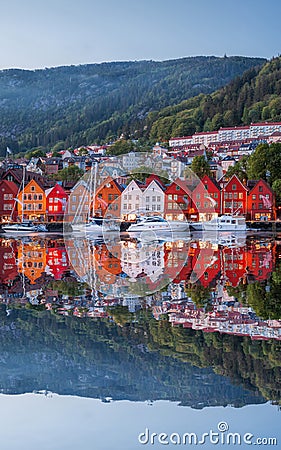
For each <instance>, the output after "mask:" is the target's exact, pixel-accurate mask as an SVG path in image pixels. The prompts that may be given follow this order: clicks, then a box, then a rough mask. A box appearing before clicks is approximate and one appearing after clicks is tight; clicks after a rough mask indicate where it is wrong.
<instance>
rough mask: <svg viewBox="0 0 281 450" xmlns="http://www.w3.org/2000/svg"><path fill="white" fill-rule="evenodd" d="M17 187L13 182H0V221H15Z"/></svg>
mask: <svg viewBox="0 0 281 450" xmlns="http://www.w3.org/2000/svg"><path fill="white" fill-rule="evenodd" d="M17 194H18V187H17V185H16V184H15V183H14V182H13V181H7V180H2V181H0V221H1V222H7V221H9V220H13V221H15V220H16V218H17V205H16V201H15V198H16V197H17Z"/></svg>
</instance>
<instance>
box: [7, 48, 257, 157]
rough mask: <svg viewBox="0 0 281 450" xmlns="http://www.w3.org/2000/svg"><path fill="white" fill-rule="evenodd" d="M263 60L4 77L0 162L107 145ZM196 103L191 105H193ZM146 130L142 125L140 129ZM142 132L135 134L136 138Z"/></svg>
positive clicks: (113, 66)
mask: <svg viewBox="0 0 281 450" xmlns="http://www.w3.org/2000/svg"><path fill="white" fill-rule="evenodd" d="M264 62H265V60H264V59H262V58H245V57H224V58H218V57H213V56H210V57H203V56H200V57H191V58H182V59H178V60H170V61H163V62H154V61H135V62H112V63H103V64H91V65H81V66H70V67H57V68H50V69H44V70H34V71H28V70H18V69H10V70H3V71H1V72H0V113H1V121H0V156H1V155H3V154H4V152H5V150H6V146H9V147H10V148H11V149H13V151H14V153H15V152H22V151H27V150H30V149H32V148H37V147H40V146H42V147H44V148H51V147H53V146H54V145H55V144H56V143H58V142H59V143H60V147H61V145H62V144H63V145H64V146H65V148H68V147H71V146H72V147H74V146H81V145H85V144H91V143H93V142H99V141H105V140H107V141H110V140H112V139H114V138H116V137H118V136H119V135H120V133H121V132H123V133H125V135H126V134H127V135H129V134H131V133H134V132H135V130H140V132H141V133H143V129H140V124H143V119H145V118H146V116H147V114H148V113H149V112H150V111H153V110H160V109H161V108H163V107H166V106H168V105H174V104H177V103H179V102H181V101H183V100H184V99H187V98H189V97H194V96H196V95H198V94H200V93H211V92H214V91H215V90H216V89H218V88H219V87H221V86H224V85H225V84H226V83H228V82H229V81H230V80H232V79H233V78H235V77H236V76H237V75H241V74H242V73H243V72H244V71H245V70H247V69H249V68H251V67H256V66H261V65H262V64H263V63H264ZM193 101H194V100H193ZM143 126H144V127H145V125H143ZM137 134H138V133H137Z"/></svg>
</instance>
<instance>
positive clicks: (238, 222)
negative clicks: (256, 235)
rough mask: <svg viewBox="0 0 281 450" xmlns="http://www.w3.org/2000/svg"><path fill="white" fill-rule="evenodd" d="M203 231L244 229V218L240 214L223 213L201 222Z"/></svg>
mask: <svg viewBox="0 0 281 450" xmlns="http://www.w3.org/2000/svg"><path fill="white" fill-rule="evenodd" d="M202 228H203V230H205V231H212V230H216V231H232V232H233V231H246V220H245V217H242V216H232V215H227V214H225V215H223V216H219V217H215V218H213V219H212V220H209V221H207V222H202Z"/></svg>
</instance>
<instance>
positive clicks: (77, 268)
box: [0, 235, 281, 450]
mask: <svg viewBox="0 0 281 450" xmlns="http://www.w3.org/2000/svg"><path fill="white" fill-rule="evenodd" d="M0 282H1V285H0V334H1V340H0V342H1V344H0V345H1V353H0V368H1V370H0V389H1V395H0V414H1V431H2V433H1V440H2V442H1V444H2V447H3V448H4V449H7V450H10V449H12V450H14V449H22V448H24V449H35V448H36V449H38V448H40V449H76V448H77V449H78V448H80V449H82V450H84V449H85V450H88V449H98V450H103V449H120V450H121V449H128V450H131V449H138V448H163V447H164V446H165V445H164V444H163V445H161V444H160V443H159V442H158V438H159V434H160V433H161V432H162V433H166V435H167V436H166V437H163V436H162V439H164V440H165V439H167V440H169V439H170V438H171V436H172V438H171V439H172V440H175V441H177V442H178V444H176V443H175V442H170V441H169V442H170V443H169V445H168V446H172V447H173V446H175V447H177V446H178V447H182V448H185V447H194V448H196V447H200V446H201V447H203V448H208V449H209V448H212V447H213V446H214V445H215V446H216V447H219V448H223V447H225V446H226V444H225V445H224V444H223V442H222V440H223V439H227V434H228V433H231V432H232V433H238V434H239V436H240V437H241V439H242V441H241V444H239V445H238V444H237V445H232V444H231V443H230V445H227V446H228V447H229V446H230V447H235V446H236V447H238V448H239V447H240V448H248V447H249V444H248V445H247V444H245V443H243V437H244V435H245V434H247V433H250V434H251V435H253V437H252V438H251V439H252V444H254V443H255V442H256V439H257V438H264V439H269V438H275V439H277V448H278V445H280V442H281V436H280V434H281V433H280V427H279V423H280V411H279V404H280V400H281V399H280V395H281V358H280V350H281V345H280V341H281V308H280V306H281V298H280V297H281V295H280V293H281V265H280V241H279V240H278V239H276V238H275V239H273V238H272V237H271V236H247V238H243V237H239V236H232V235H230V236H227V235H226V236H221V237H220V238H219V239H218V238H217V237H212V236H210V237H206V236H205V237H204V238H202V237H200V236H193V237H192V238H188V239H185V238H183V237H182V236H179V237H177V238H175V239H174V240H167V239H161V240H158V241H153V240H151V239H150V240H147V239H146V240H141V239H137V238H135V237H134V238H132V237H131V238H130V237H128V236H123V237H122V238H121V239H119V240H116V239H115V240H112V241H107V242H104V241H102V240H99V241H96V240H88V239H84V238H83V237H81V238H79V239H75V240H74V239H66V240H63V239H62V237H61V236H53V237H38V236H37V237H25V238H22V239H12V238H8V237H5V236H3V237H2V238H0ZM220 423H224V424H222V425H221V424H220ZM218 424H220V425H218ZM218 426H219V427H223V426H224V427H226V428H228V429H224V430H222V429H221V428H220V431H219V435H218V436H219V437H218V438H219V439H220V440H219V442H218V443H217V444H216V443H211V442H210V441H208V439H209V438H208V439H207V438H206V439H207V440H206V443H205V444H200V443H199V441H200V439H201V438H202V434H203V433H209V432H210V430H212V431H213V432H214V433H215V432H218ZM187 432H188V433H195V435H196V437H193V439H197V440H198V442H197V445H195V443H194V442H193V445H190V444H186V445H183V444H182V442H183V440H182V436H183V434H184V433H187ZM152 433H156V436H155V435H154V438H153V437H152V438H151V434H152ZM175 433H176V434H175ZM139 435H140V440H141V441H142V442H146V441H148V442H147V443H143V444H141V443H140V442H139V441H138V437H139ZM223 436H225V437H224V438H223ZM240 437H239V438H240ZM213 439H215V436H214V437H213ZM237 439H238V437H237ZM160 440H161V439H160ZM278 441H279V444H278ZM152 442H153V444H152ZM263 442H264V445H262V446H263V447H269V448H271V447H272V446H273V445H270V442H269V441H267V443H266V441H265V440H264V441H263ZM180 444H182V445H180ZM166 447H167V445H166ZM275 447H276V445H275Z"/></svg>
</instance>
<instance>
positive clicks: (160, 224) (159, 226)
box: [127, 216, 189, 232]
mask: <svg viewBox="0 0 281 450" xmlns="http://www.w3.org/2000/svg"><path fill="white" fill-rule="evenodd" d="M127 231H129V232H142V231H157V232H159V231H161V232H178V231H180V232H184V231H189V224H188V222H185V221H179V220H177V221H175V220H171V221H168V220H166V219H163V217H161V216H152V217H142V218H140V219H139V221H138V222H137V223H134V224H132V225H130V227H129V228H128V230H127Z"/></svg>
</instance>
